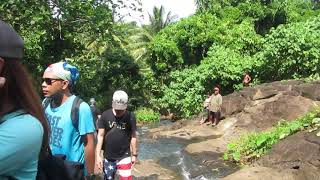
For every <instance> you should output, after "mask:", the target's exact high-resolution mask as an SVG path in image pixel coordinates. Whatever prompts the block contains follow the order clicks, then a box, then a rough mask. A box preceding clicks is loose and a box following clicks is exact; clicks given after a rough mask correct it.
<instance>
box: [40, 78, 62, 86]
mask: <svg viewBox="0 0 320 180" xmlns="http://www.w3.org/2000/svg"><path fill="white" fill-rule="evenodd" d="M56 81H62V79H54V78H43V82H45V83H46V84H47V85H52V83H54V82H56Z"/></svg>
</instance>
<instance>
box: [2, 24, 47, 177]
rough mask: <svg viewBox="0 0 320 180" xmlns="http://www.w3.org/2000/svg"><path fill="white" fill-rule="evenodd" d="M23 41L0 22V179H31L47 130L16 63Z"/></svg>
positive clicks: (36, 99)
mask: <svg viewBox="0 0 320 180" xmlns="http://www.w3.org/2000/svg"><path fill="white" fill-rule="evenodd" d="M23 49H24V45H23V40H22V38H21V37H20V36H19V35H18V34H17V33H16V32H15V30H14V29H13V28H12V27H11V26H9V25H8V24H6V23H4V22H3V21H0V179H1V180H2V179H19V180H31V179H35V178H36V175H37V167H38V160H39V157H43V156H44V154H45V152H46V145H47V144H48V133H49V128H48V124H47V121H46V119H45V114H44V111H43V108H42V106H41V101H40V98H39V96H38V95H37V93H36V91H35V89H34V87H33V85H32V81H31V80H30V76H29V74H28V73H27V71H26V70H25V68H24V66H23V65H22V64H21V63H20V60H21V59H22V56H23Z"/></svg>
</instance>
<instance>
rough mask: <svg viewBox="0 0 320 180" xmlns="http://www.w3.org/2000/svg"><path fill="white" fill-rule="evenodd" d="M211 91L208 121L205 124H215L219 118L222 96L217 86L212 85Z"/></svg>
mask: <svg viewBox="0 0 320 180" xmlns="http://www.w3.org/2000/svg"><path fill="white" fill-rule="evenodd" d="M213 91H214V92H213V94H212V95H211V98H210V103H209V122H208V124H207V125H212V126H216V125H217V124H218V123H219V120H220V112H221V105H222V96H221V95H220V89H219V87H217V86H216V87H214V88H213Z"/></svg>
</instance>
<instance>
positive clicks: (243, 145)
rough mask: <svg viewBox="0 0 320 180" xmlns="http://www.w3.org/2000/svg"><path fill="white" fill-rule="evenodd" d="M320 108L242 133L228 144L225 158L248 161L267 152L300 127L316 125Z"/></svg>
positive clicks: (242, 161)
mask: <svg viewBox="0 0 320 180" xmlns="http://www.w3.org/2000/svg"><path fill="white" fill-rule="evenodd" d="M319 112H320V109H316V110H314V111H312V112H309V113H307V114H306V115H304V116H303V117H301V118H298V119H296V120H295V121H291V122H287V121H279V122H278V124H277V126H276V127H273V128H271V129H270V130H268V131H266V132H261V133H250V134H247V135H243V136H242V137H240V138H239V139H238V140H235V141H234V142H232V143H230V144H228V146H227V151H226V152H225V153H224V159H225V160H233V161H235V162H239V163H248V162H251V161H253V160H254V159H257V158H259V157H261V156H262V155H264V154H265V153H266V152H268V151H269V150H270V149H271V147H272V146H273V145H274V144H275V143H277V142H279V141H280V140H281V139H284V138H286V137H287V136H289V135H292V134H294V133H296V132H298V131H300V130H301V129H304V128H306V127H311V126H315V125H317V123H318V121H316V119H318V118H316V117H319ZM319 122H320V121H319Z"/></svg>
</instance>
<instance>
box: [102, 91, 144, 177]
mask: <svg viewBox="0 0 320 180" xmlns="http://www.w3.org/2000/svg"><path fill="white" fill-rule="evenodd" d="M112 99H113V100H112V108H111V109H109V110H106V111H104V112H103V113H102V115H101V118H100V120H99V122H98V143H97V147H96V156H97V157H96V160H97V161H96V163H97V166H98V167H99V169H100V170H103V172H104V180H109V179H114V177H115V174H116V172H117V170H118V173H119V176H120V180H131V179H132V176H131V169H132V165H133V164H134V163H135V162H136V161H137V156H138V154H137V137H136V118H135V115H134V114H133V113H132V112H129V111H127V105H128V95H127V93H126V92H124V91H121V90H119V91H115V92H114V94H113V98H112ZM102 149H103V150H104V154H103V157H104V159H102V158H101V156H100V155H101V150H102Z"/></svg>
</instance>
